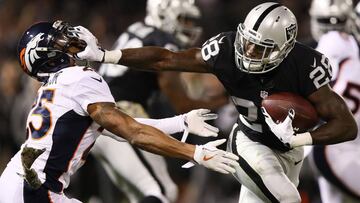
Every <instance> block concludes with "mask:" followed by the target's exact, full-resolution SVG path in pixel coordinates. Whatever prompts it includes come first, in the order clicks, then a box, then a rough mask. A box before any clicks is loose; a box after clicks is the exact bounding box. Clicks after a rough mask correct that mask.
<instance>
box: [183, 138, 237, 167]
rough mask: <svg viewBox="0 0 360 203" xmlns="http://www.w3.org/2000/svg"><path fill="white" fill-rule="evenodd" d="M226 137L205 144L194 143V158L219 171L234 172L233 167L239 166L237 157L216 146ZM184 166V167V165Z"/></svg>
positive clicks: (201, 163) (199, 162)
mask: <svg viewBox="0 0 360 203" xmlns="http://www.w3.org/2000/svg"><path fill="white" fill-rule="evenodd" d="M225 141H226V139H221V140H215V141H212V142H208V143H206V144H205V145H196V148H195V153H194V157H193V158H194V160H195V161H196V162H197V163H198V164H200V165H203V166H205V167H206V168H209V169H212V170H214V171H217V172H219V173H223V174H229V173H235V171H236V170H235V168H236V167H239V163H238V162H237V160H239V157H238V156H236V155H235V154H233V153H230V152H226V151H223V150H220V149H218V148H217V146H219V145H221V144H223V143H224V142H225ZM185 168H186V167H185Z"/></svg>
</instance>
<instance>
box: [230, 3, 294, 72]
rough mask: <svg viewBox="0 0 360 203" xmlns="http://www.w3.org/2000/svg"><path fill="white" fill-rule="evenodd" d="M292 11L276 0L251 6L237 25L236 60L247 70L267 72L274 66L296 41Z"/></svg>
mask: <svg viewBox="0 0 360 203" xmlns="http://www.w3.org/2000/svg"><path fill="white" fill-rule="evenodd" d="M297 29H298V26H297V22H296V18H295V15H294V14H293V13H292V12H291V11H290V10H289V9H288V8H286V7H285V6H282V5H280V4H278V3H273V2H268V3H263V4H260V5H258V6H256V7H255V8H253V9H252V10H251V11H250V13H249V14H248V15H247V16H246V18H245V21H244V23H240V24H239V26H238V28H237V33H236V39H235V44H234V46H235V62H236V65H237V67H238V68H239V69H240V70H242V71H245V72H248V73H254V74H256V73H266V72H269V71H271V70H273V69H274V68H276V67H277V66H278V65H279V64H280V63H281V62H282V61H283V59H284V58H285V57H286V56H287V55H288V54H289V52H290V51H291V50H292V48H293V47H294V45H295V41H296V40H295V39H296V35H297Z"/></svg>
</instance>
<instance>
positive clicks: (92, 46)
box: [74, 26, 105, 62]
mask: <svg viewBox="0 0 360 203" xmlns="http://www.w3.org/2000/svg"><path fill="white" fill-rule="evenodd" d="M74 30H75V32H76V33H77V34H78V35H79V39H81V40H84V41H85V42H86V44H87V46H86V48H85V49H84V51H81V52H79V53H77V54H75V55H74V56H75V58H77V59H81V60H88V61H97V62H102V61H103V60H104V56H105V50H104V49H102V48H101V47H100V46H99V45H98V40H97V38H96V37H95V36H94V35H93V34H92V33H91V32H90V31H89V30H88V29H86V28H85V27H83V26H76V27H74Z"/></svg>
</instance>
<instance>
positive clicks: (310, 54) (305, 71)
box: [299, 49, 332, 96]
mask: <svg viewBox="0 0 360 203" xmlns="http://www.w3.org/2000/svg"><path fill="white" fill-rule="evenodd" d="M301 60H303V63H302V65H301V67H299V70H300V74H299V75H300V78H299V79H300V83H301V84H300V87H301V92H302V93H303V95H304V96H309V95H310V94H312V93H313V92H315V91H316V90H317V89H319V88H320V87H322V86H324V85H327V84H329V83H330V81H331V77H332V68H331V65H330V63H329V60H328V58H327V57H326V56H325V55H323V54H321V53H319V52H317V51H315V50H313V49H309V50H307V52H306V55H304V57H301Z"/></svg>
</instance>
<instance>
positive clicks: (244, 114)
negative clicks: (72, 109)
mask: <svg viewBox="0 0 360 203" xmlns="http://www.w3.org/2000/svg"><path fill="white" fill-rule="evenodd" d="M79 36H80V38H81V39H83V40H85V41H86V43H87V47H86V48H85V50H84V51H82V52H79V53H77V56H78V57H80V58H82V59H88V60H93V61H102V62H104V63H114V64H119V65H126V66H129V67H136V68H138V69H141V70H153V71H161V70H162V71H164V70H167V71H169V70H171V71H188V72H200V73H212V74H214V75H216V76H217V78H218V79H219V80H220V81H221V83H222V84H223V85H224V87H225V89H226V91H227V92H228V93H229V95H230V97H231V99H232V101H233V103H234V104H235V106H236V108H237V110H238V112H239V113H240V116H239V120H238V122H237V123H235V124H234V127H233V131H232V133H231V134H230V137H229V142H228V150H229V151H232V152H234V153H237V154H238V155H239V157H240V158H239V165H240V167H237V168H236V173H235V174H234V176H235V177H236V178H237V180H239V182H240V183H241V184H242V187H241V193H240V198H239V199H240V200H239V202H242V203H259V202H285V203H299V202H301V197H300V194H299V192H298V191H297V187H296V186H297V185H298V183H299V179H298V177H299V173H300V169H301V166H302V160H303V146H304V145H325V144H336V143H340V142H344V141H349V140H353V139H355V138H356V136H357V130H358V129H357V125H356V122H355V120H354V118H353V116H352V114H351V112H350V111H349V110H348V109H347V107H346V104H345V102H344V100H343V99H342V98H341V97H340V96H339V95H338V94H336V93H334V92H333V90H332V89H331V88H330V86H329V82H330V78H331V65H330V64H329V62H328V59H327V58H326V56H324V55H323V54H321V53H319V52H318V51H316V50H314V49H312V48H311V47H308V46H306V45H304V44H302V43H300V42H297V41H296V36H297V21H296V17H295V15H294V14H293V13H292V12H291V11H290V10H289V9H288V8H286V7H285V6H283V5H281V4H278V3H274V2H267V3H263V4H260V5H257V6H256V7H254V8H253V9H252V10H251V11H250V12H249V13H248V15H247V16H246V18H245V20H244V22H242V23H240V24H239V25H238V29H237V30H236V31H231V32H223V33H219V34H218V35H216V36H214V37H212V38H210V39H209V40H207V41H206V42H205V43H204V44H203V45H202V48H201V49H200V48H191V49H187V50H183V51H179V52H172V51H169V50H167V49H164V48H160V47H142V48H131V49H122V50H111V51H107V50H103V49H101V48H99V47H98V45H97V44H96V41H97V40H96V38H95V37H94V36H93V35H92V34H91V33H90V32H89V31H88V30H86V29H84V30H83V32H81V33H80V34H79ZM277 92H292V93H295V94H299V95H301V96H303V97H304V98H306V99H308V100H309V101H310V102H311V103H313V105H314V107H315V108H316V111H317V113H318V115H319V117H321V118H322V119H323V120H324V121H326V122H325V123H324V124H323V125H322V126H321V127H319V128H317V129H315V130H309V131H306V132H296V130H294V129H293V127H292V119H293V118H294V111H292V110H290V111H289V114H288V116H287V118H286V119H285V120H284V121H283V122H280V123H275V122H274V121H273V120H272V118H271V116H270V115H269V114H268V113H267V112H266V110H265V109H263V108H262V107H261V101H262V100H263V98H265V97H266V96H267V95H270V94H273V93H277Z"/></svg>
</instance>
